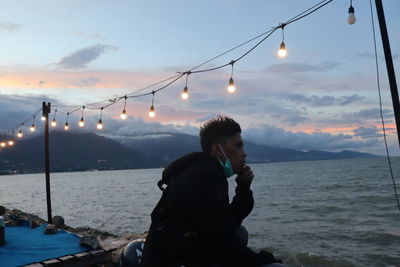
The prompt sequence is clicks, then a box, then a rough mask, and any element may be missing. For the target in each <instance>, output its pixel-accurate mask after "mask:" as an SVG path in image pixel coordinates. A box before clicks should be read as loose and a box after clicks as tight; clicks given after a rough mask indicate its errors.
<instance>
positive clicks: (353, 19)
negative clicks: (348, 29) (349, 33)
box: [347, 0, 357, 25]
mask: <svg viewBox="0 0 400 267" xmlns="http://www.w3.org/2000/svg"><path fill="white" fill-rule="evenodd" d="M348 13H349V16H348V17H347V23H348V24H350V25H351V24H354V23H356V20H357V19H356V16H354V7H353V1H352V0H350V7H349V12H348Z"/></svg>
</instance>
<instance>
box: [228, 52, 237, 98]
mask: <svg viewBox="0 0 400 267" xmlns="http://www.w3.org/2000/svg"><path fill="white" fill-rule="evenodd" d="M230 64H231V66H232V69H231V78H230V79H229V84H228V88H227V90H228V92H229V93H231V94H233V93H234V92H235V91H236V87H235V82H234V81H233V64H235V61H234V60H232V61H231V62H230Z"/></svg>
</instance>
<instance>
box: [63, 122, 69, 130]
mask: <svg viewBox="0 0 400 267" xmlns="http://www.w3.org/2000/svg"><path fill="white" fill-rule="evenodd" d="M64 130H66V131H68V130H69V125H68V122H66V123H65V125H64Z"/></svg>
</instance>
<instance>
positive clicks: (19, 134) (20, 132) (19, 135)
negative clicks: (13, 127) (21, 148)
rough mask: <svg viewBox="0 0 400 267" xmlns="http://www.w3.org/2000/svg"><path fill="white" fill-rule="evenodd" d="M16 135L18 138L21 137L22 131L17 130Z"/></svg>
mask: <svg viewBox="0 0 400 267" xmlns="http://www.w3.org/2000/svg"><path fill="white" fill-rule="evenodd" d="M17 136H18V138H21V137H22V131H21V130H19V132H18V133H17Z"/></svg>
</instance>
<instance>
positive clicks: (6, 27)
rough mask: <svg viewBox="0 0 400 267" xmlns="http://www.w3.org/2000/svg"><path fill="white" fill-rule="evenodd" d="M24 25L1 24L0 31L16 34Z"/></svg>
mask: <svg viewBox="0 0 400 267" xmlns="http://www.w3.org/2000/svg"><path fill="white" fill-rule="evenodd" d="M22 27H23V26H22V24H15V23H9V22H0V31H6V32H10V33H13V32H16V31H19V30H21V29H22Z"/></svg>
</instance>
